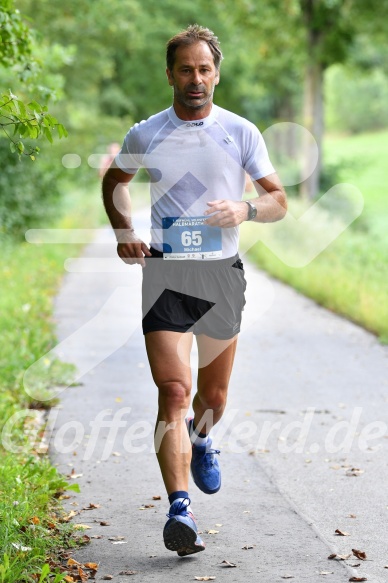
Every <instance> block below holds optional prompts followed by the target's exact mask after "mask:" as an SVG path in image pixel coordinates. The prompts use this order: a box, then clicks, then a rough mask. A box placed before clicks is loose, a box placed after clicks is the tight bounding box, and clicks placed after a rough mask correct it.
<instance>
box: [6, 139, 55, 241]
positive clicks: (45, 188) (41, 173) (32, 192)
mask: <svg viewBox="0 0 388 583" xmlns="http://www.w3.org/2000/svg"><path fill="white" fill-rule="evenodd" d="M0 156H1V159H2V162H3V169H2V172H1V174H0V240H2V239H4V237H5V236H7V237H12V238H16V239H21V238H22V237H23V236H24V232H25V231H26V229H28V228H31V227H41V226H46V227H47V226H49V225H50V221H51V220H52V219H53V218H54V217H58V215H59V214H60V203H61V190H60V178H61V177H62V176H63V175H64V172H65V170H64V168H63V167H62V166H61V165H59V164H58V165H56V166H52V165H51V164H50V160H44V159H40V160H37V161H36V162H35V163H34V164H31V163H29V162H28V160H24V159H23V160H19V159H18V158H17V157H16V156H14V155H13V154H12V153H11V152H10V149H9V145H8V143H7V142H6V140H4V139H3V140H0Z"/></svg>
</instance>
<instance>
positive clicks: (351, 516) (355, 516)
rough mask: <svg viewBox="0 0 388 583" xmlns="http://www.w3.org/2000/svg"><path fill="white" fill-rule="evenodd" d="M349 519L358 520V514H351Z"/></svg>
mask: <svg viewBox="0 0 388 583" xmlns="http://www.w3.org/2000/svg"><path fill="white" fill-rule="evenodd" d="M349 518H357V515H356V514H349Z"/></svg>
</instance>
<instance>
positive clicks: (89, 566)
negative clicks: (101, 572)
mask: <svg viewBox="0 0 388 583" xmlns="http://www.w3.org/2000/svg"><path fill="white" fill-rule="evenodd" d="M84 566H85V567H86V568H87V569H93V571H98V563H85V565H84Z"/></svg>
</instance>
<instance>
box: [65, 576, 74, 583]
mask: <svg viewBox="0 0 388 583" xmlns="http://www.w3.org/2000/svg"><path fill="white" fill-rule="evenodd" d="M64 581H66V583H73V582H74V579H73V577H70V575H66V577H65V578H64Z"/></svg>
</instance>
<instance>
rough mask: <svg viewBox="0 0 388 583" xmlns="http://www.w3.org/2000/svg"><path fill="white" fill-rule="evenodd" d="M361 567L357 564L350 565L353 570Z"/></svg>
mask: <svg viewBox="0 0 388 583" xmlns="http://www.w3.org/2000/svg"><path fill="white" fill-rule="evenodd" d="M360 565H361V563H356V564H355V565H350V566H351V567H353V569H357V567H359V566H360Z"/></svg>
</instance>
